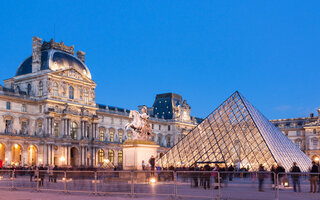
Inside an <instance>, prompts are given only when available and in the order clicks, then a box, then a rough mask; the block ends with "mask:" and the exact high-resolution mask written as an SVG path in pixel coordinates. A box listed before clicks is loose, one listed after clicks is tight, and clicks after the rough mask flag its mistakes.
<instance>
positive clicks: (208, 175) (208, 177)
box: [203, 164, 211, 190]
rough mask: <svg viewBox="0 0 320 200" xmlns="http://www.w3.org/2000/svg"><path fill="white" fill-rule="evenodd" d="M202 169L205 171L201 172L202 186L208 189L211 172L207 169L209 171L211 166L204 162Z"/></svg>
mask: <svg viewBox="0 0 320 200" xmlns="http://www.w3.org/2000/svg"><path fill="white" fill-rule="evenodd" d="M203 169H204V171H205V173H204V174H203V176H204V183H203V187H204V189H205V190H206V189H210V185H211V181H210V177H211V173H209V172H208V171H211V167H210V166H209V164H206V165H205V166H204V168H203Z"/></svg>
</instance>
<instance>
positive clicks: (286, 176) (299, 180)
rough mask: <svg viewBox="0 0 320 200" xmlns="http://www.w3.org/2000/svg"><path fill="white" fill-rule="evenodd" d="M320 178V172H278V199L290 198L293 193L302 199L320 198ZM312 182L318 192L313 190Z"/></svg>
mask: <svg viewBox="0 0 320 200" xmlns="http://www.w3.org/2000/svg"><path fill="white" fill-rule="evenodd" d="M319 178H320V173H305V172H302V173H294V172H290V173H278V174H277V183H278V184H277V185H278V187H277V188H276V190H277V196H278V199H280V200H281V199H288V198H290V197H291V196H292V193H294V194H295V196H296V197H297V198H300V199H320V195H319V192H320V188H319V187H320V181H319ZM311 182H313V183H314V184H313V186H314V185H315V187H316V191H315V193H316V194H314V193H313V192H311ZM313 191H314V190H313Z"/></svg>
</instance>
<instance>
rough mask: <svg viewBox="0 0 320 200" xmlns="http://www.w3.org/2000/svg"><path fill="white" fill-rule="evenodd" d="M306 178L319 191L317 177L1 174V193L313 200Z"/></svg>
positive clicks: (204, 173)
mask: <svg viewBox="0 0 320 200" xmlns="http://www.w3.org/2000/svg"><path fill="white" fill-rule="evenodd" d="M311 177H317V178H313V179H312V180H313V181H314V180H315V179H317V180H316V184H317V190H318V191H319V189H320V188H319V186H320V185H319V184H320V181H319V177H320V173H278V174H275V173H273V172H245V171H243V172H242V171H241V172H228V171H220V172H216V171H169V170H168V171H166V170H163V171H111V170H110V171H106V170H104V171H58V170H0V188H2V189H10V190H23V191H38V192H39V191H56V192H62V193H66V194H68V193H79V194H80V193H85V194H92V195H129V196H130V197H135V196H159V197H161V196H167V197H171V198H174V199H177V198H196V199H232V198H237V197H238V195H239V194H240V193H241V192H243V191H245V193H246V194H250V195H248V198H247V199H250V198H251V199H263V198H264V199H266V198H267V199H275V200H279V199H280V200H281V199H292V198H293V197H294V199H317V198H318V196H319V194H313V193H308V192H309V189H310V188H309V187H310V178H311ZM293 185H296V190H297V193H294V191H293V190H294V189H293ZM299 185H300V187H301V193H298V192H299ZM259 190H261V191H262V190H264V191H265V192H259ZM318 199H319V198H318Z"/></svg>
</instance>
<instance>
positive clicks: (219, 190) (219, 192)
mask: <svg viewBox="0 0 320 200" xmlns="http://www.w3.org/2000/svg"><path fill="white" fill-rule="evenodd" d="M217 173H218V199H220V198H221V185H220V178H221V177H220V172H218V171H217Z"/></svg>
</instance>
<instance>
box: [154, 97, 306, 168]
mask: <svg viewBox="0 0 320 200" xmlns="http://www.w3.org/2000/svg"><path fill="white" fill-rule="evenodd" d="M203 162H218V163H225V164H226V165H228V166H230V165H231V164H232V165H236V166H238V167H240V168H242V167H244V168H249V169H250V170H258V168H259V165H260V164H263V165H264V167H265V168H266V169H270V168H271V167H272V165H273V164H275V163H281V164H282V166H283V167H284V168H285V169H286V171H289V169H290V168H291V166H292V163H293V162H296V163H297V165H298V166H299V167H300V169H301V170H302V171H308V169H309V167H310V166H311V160H310V159H309V158H308V157H307V156H306V155H305V154H304V153H303V152H302V151H301V150H300V149H299V148H298V147H297V146H296V145H295V144H294V143H292V142H291V140H289V139H288V138H287V137H286V136H285V135H284V134H283V133H282V132H281V131H280V130H279V129H278V128H276V127H275V126H274V125H273V124H272V123H271V122H270V121H269V120H268V119H267V118H266V117H264V116H263V115H262V114H261V113H260V112H259V111H258V110H257V109H256V108H255V107H254V106H252V105H251V104H250V103H249V101H248V100H246V99H245V98H244V97H243V96H242V95H241V94H240V93H239V92H237V91H236V92H235V93H233V94H232V95H231V96H230V97H229V98H228V99H227V100H225V101H224V102H223V103H222V104H221V105H220V106H219V107H218V108H217V109H216V110H214V111H213V112H212V113H211V114H210V115H209V116H208V117H207V118H206V119H204V120H203V121H202V122H201V123H200V124H199V125H198V126H196V127H195V128H194V129H193V130H192V131H190V132H189V133H188V134H187V135H186V136H185V137H184V138H183V139H182V140H180V141H179V142H178V143H177V144H176V145H175V146H174V147H172V148H171V149H170V150H169V151H168V152H167V153H166V154H165V155H164V156H163V157H162V158H160V159H159V160H158V163H159V164H160V165H161V166H162V167H169V166H175V167H181V166H192V165H193V164H195V163H203Z"/></svg>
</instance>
